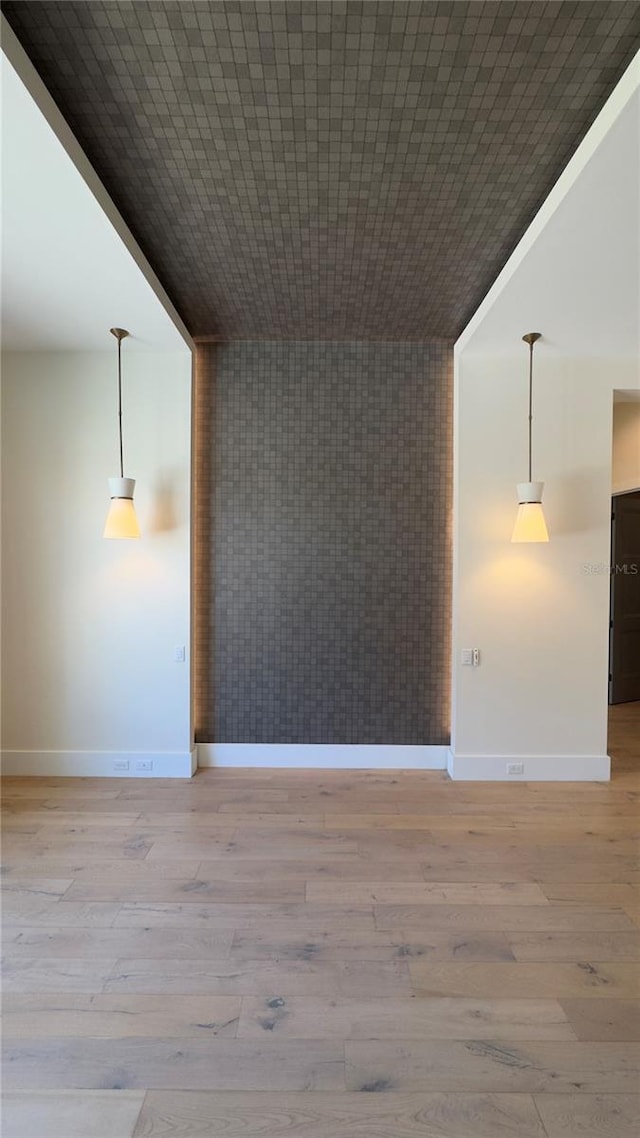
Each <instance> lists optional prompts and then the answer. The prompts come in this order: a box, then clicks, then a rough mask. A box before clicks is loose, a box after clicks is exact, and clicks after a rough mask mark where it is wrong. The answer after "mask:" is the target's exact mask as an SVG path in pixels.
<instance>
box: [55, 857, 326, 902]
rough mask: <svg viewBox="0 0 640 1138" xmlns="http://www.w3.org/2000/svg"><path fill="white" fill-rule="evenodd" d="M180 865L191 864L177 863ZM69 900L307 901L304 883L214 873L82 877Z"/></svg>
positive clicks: (71, 887) (70, 893)
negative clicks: (178, 876) (223, 876)
mask: <svg viewBox="0 0 640 1138" xmlns="http://www.w3.org/2000/svg"><path fill="white" fill-rule="evenodd" d="M176 864H177V865H178V866H182V865H189V864H190V863H189V862H177V863H176ZM65 897H66V899H67V900H69V901H115V900H118V901H122V902H123V903H125V902H135V901H143V902H145V903H147V902H148V903H151V904H153V903H155V902H158V903H166V904H171V903H177V904H201V903H202V902H203V901H204V902H206V901H211V902H216V901H219V902H222V903H224V902H232V903H233V904H241V903H242V902H247V903H251V902H256V903H261V904H265V903H266V904H269V903H273V904H276V903H278V902H295V901H304V899H305V883H304V881H277V880H273V881H271V882H266V881H256V882H253V881H219V880H217V878H216V877H215V875H214V874H211V875H210V876H208V877H207V878H202V877H195V876H194V877H190V878H183V879H182V880H178V881H177V880H171V879H170V878H165V877H163V876H162V875H155V874H149V875H148V876H147V877H146V879H145V878H144V877H143V876H142V875H140V876H139V877H138V879H137V880H133V881H128V880H124V881H123V880H122V879H120V878H117V877H115V878H114V877H111V878H93V877H84V878H79V879H78V880H77V881H75V882H73V884H72V885H71V886H70V887H69V890H68V892H67V893H66V894H65Z"/></svg>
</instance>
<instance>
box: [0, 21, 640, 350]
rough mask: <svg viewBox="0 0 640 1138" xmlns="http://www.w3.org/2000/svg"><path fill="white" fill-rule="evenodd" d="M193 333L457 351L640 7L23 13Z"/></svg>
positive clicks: (614, 71)
mask: <svg viewBox="0 0 640 1138" xmlns="http://www.w3.org/2000/svg"><path fill="white" fill-rule="evenodd" d="M3 10H4V12H5V14H6V16H7V18H8V19H9V21H10V23H11V24H12V26H13V28H14V30H15V31H16V33H17V34H18V36H19V38H20V40H21V41H22V43H23V45H24V47H25V48H26V50H27V52H28V54H29V55H30V57H31V59H32V60H33V62H34V63H35V65H36V67H37V69H38V71H39V72H40V74H41V75H42V77H43V79H44V81H45V83H46V84H47V86H48V88H49V90H50V91H51V93H52V94H53V96H54V98H55V99H56V101H57V102H58V104H59V106H60V108H61V110H62V111H63V113H64V115H65V117H66V118H67V120H68V122H69V123H70V125H71V127H72V128H73V130H74V131H75V133H76V135H77V137H78V138H79V140H80V142H81V143H82V145H83V147H84V148H85V150H86V152H87V154H88V156H89V158H90V159H91V161H92V162H93V164H94V165H95V167H96V169H97V171H98V173H99V174H100V176H101V178H102V179H103V181H104V183H105V185H106V186H107V188H108V190H109V191H110V192H111V194H112V196H113V198H114V199H115V201H116V203H117V204H118V206H119V207H120V210H121V211H122V213H123V215H124V217H125V218H126V220H127V221H128V223H129V225H130V226H131V229H132V230H133V232H134V234H135V235H136V237H137V239H138V241H139V243H140V245H141V246H142V248H143V249H144V251H145V252H146V254H147V256H148V257H149V259H150V261H151V262H152V264H153V266H154V267H155V269H156V271H157V272H158V275H159V276H160V278H161V279H162V280H163V282H164V284H165V286H166V288H167V291H168V292H169V293H170V295H171V297H172V298H173V300H174V302H175V304H176V306H177V307H178V309H179V310H180V312H181V313H182V315H183V317H184V319H185V322H186V323H187V325H188V326H189V328H190V330H191V331H192V332H193V333H194V334H196V335H212V334H218V335H220V336H221V337H223V338H228V339H263V338H264V339H270V338H272V339H279V338H282V339H354V340H366V339H377V340H382V339H393V340H412V339H420V340H428V339H436V338H444V339H450V338H453V337H455V336H456V335H457V333H458V332H459V331H460V330H461V329H462V327H463V326H464V324H465V323H466V321H467V319H468V318H469V317H470V315H471V314H472V312H473V310H474V308H475V307H476V306H477V304H478V303H479V301H480V300H481V299H482V297H483V295H484V294H485V292H486V290H487V288H488V287H489V285H490V284H491V282H492V280H493V279H494V278H495V276H496V275H497V273H498V272H499V270H500V268H501V267H502V265H503V264H504V261H505V260H506V258H507V256H508V254H509V253H510V251H511V250H512V249H513V247H514V245H515V244H516V242H517V241H518V239H519V238H520V236H521V235H522V233H523V231H524V229H525V228H526V226H527V224H528V222H529V221H530V220H531V218H532V216H533V214H534V213H535V211H536V209H537V207H538V206H539V204H540V202H541V201H542V200H543V199H544V197H545V196H546V194H547V192H548V191H549V189H550V188H551V186H552V185H553V183H554V181H555V180H556V178H557V177H558V175H559V173H560V172H561V170H562V169H563V167H564V165H565V163H566V162H567V160H568V158H569V157H570V155H571V153H572V152H573V151H574V149H575V147H576V145H577V144H578V142H579V141H580V139H581V138H582V137H583V135H584V133H585V131H586V129H587V128H588V126H589V125H590V123H591V122H592V121H593V119H594V117H595V115H596V114H597V112H598V111H599V110H600V108H601V106H602V104H603V103H604V101H605V98H606V97H607V95H608V94H609V92H610V91H611V89H612V88H613V86H614V85H615V83H616V81H617V80H618V78H619V77H620V75H621V74H622V71H623V69H624V67H625V66H626V65H627V63H628V62H629V61H630V59H631V57H632V55H633V52H634V50H635V49H636V48H637V47H638V45H639V43H640V5H638V3H637V2H636V0H631V2H626V0H616V2H612V3H609V2H604V0H599V2H590V0H578V2H571V3H569V2H566V0H562V2H555V3H546V2H543V0H534V2H532V3H529V2H528V0H516V2H513V3H512V2H498V3H496V2H494V3H482V2H479V0H476V2H471V3H465V2H456V3H421V2H418V0H413V2H404V0H397V2H384V3H374V2H365V3H356V2H355V0H349V2H348V3H344V2H343V3H317V4H316V3H298V2H296V0H287V2H273V3H268V2H260V3H249V2H247V0H242V2H235V3H232V2H223V3H209V2H204V0H202V2H188V0H184V2H179V3H175V2H174V3H155V2H153V3H145V2H139V0H137V2H135V3H107V2H102V0H91V2H89V3H87V2H82V3H75V2H67V3H49V2H46V0H45V2H31V0H22V2H20V3H15V2H11V3H9V2H7V3H5V4H3Z"/></svg>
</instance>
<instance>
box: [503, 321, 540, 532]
mask: <svg viewBox="0 0 640 1138" xmlns="http://www.w3.org/2000/svg"><path fill="white" fill-rule="evenodd" d="M540 336H541V333H540V332H527V334H526V336H523V337H522V339H523V340H524V342H525V344H528V345H529V481H528V482H518V513H517V515H516V524H515V525H514V527H513V533H512V535H511V540H512V541H515V542H521V541H528V542H534V541H536V542H540V541H548V540H549V534H548V531H547V523H546V522H545V520H544V510H543V509H542V491H543V488H544V482H533V481H532V474H531V425H532V420H533V345H534V344H535V342H536V340H539V339H540Z"/></svg>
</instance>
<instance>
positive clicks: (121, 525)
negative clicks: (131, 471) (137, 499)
mask: <svg viewBox="0 0 640 1138" xmlns="http://www.w3.org/2000/svg"><path fill="white" fill-rule="evenodd" d="M135 485H136V480H135V478H110V479H109V494H110V495H111V504H110V506H109V513H108V514H107V520H106V522H105V524H104V533H103V535H102V536H103V537H109V538H121V539H122V538H132V537H140V526H139V525H138V519H137V517H136V508H135V506H134V504H133V491H134V489H135Z"/></svg>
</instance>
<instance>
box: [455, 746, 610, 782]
mask: <svg viewBox="0 0 640 1138" xmlns="http://www.w3.org/2000/svg"><path fill="white" fill-rule="evenodd" d="M507 763H522V764H523V767H524V771H523V773H522V774H507ZM447 771H448V772H449V774H450V776H451V778H453V779H459V780H467V781H470V782H483V781H493V782H608V781H609V779H610V777H611V760H610V758H609V756H608V755H456V754H454V752H453V751H452V750H449V758H448V761H447Z"/></svg>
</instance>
